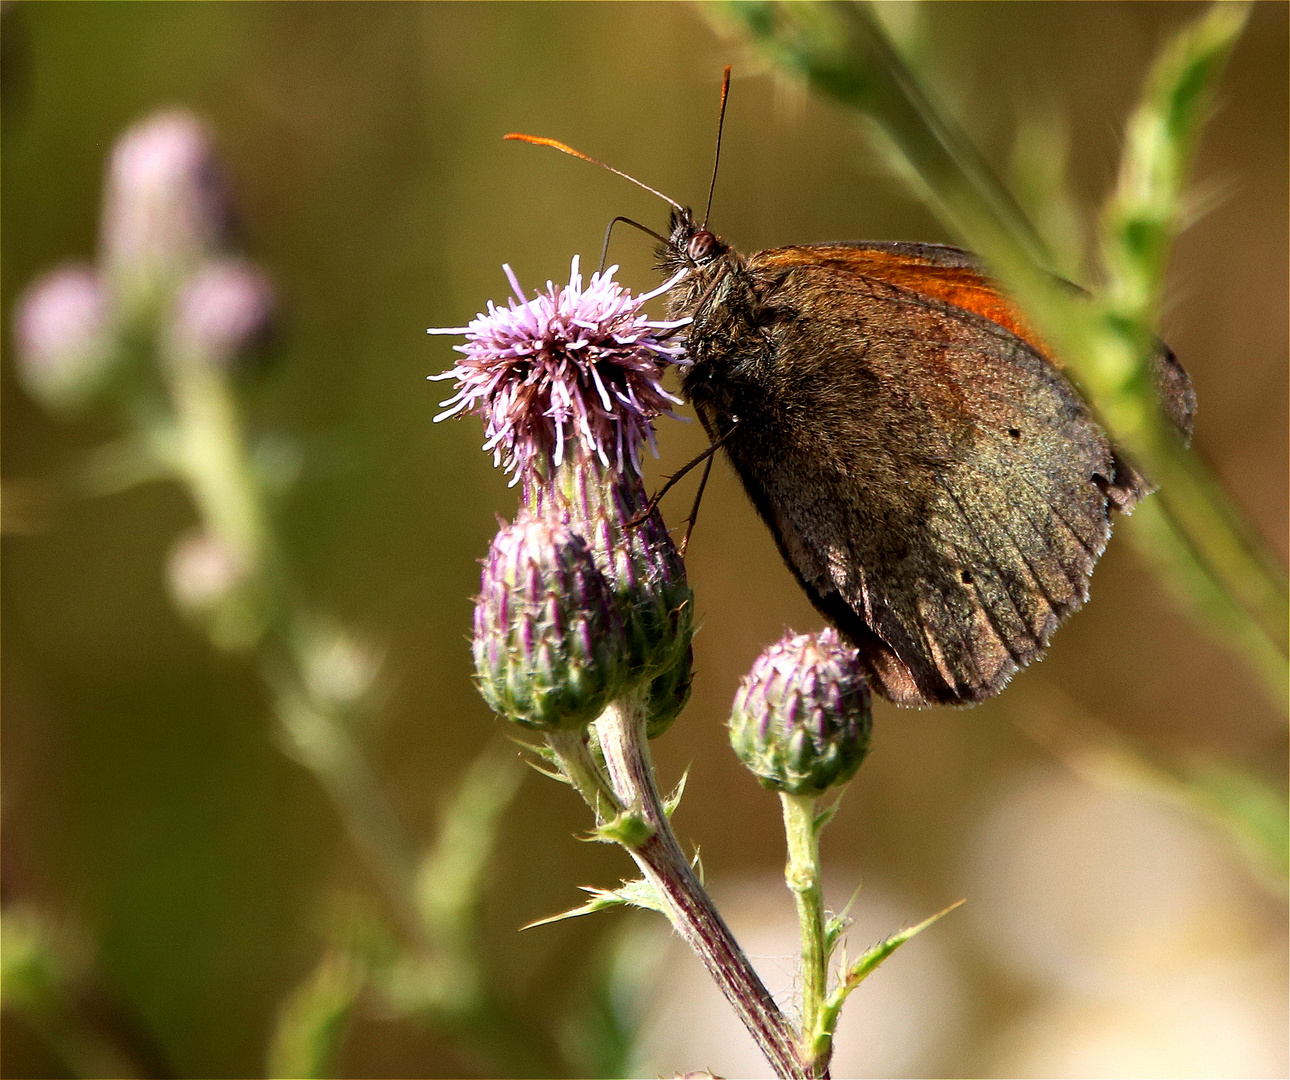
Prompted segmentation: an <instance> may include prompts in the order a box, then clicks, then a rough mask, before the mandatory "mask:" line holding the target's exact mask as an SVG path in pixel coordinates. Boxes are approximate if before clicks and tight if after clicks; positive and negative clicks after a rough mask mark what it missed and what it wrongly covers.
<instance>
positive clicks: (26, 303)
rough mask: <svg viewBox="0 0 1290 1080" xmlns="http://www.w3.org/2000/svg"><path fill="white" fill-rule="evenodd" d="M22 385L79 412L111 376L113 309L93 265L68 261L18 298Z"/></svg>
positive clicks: (54, 404) (48, 403)
mask: <svg viewBox="0 0 1290 1080" xmlns="http://www.w3.org/2000/svg"><path fill="white" fill-rule="evenodd" d="M14 343H15V345H16V346H17V350H16V351H17V358H18V363H17V372H18V378H19V380H20V381H21V382H22V385H23V388H24V389H25V390H26V391H27V392H28V393H29V394H31V396H32V397H33V398H35V399H36V400H37V401H39V402H40V403H41V404H43V405H45V406H46V407H48V408H50V409H54V410H56V411H59V412H64V411H66V412H74V411H76V410H79V409H82V408H84V407H86V406H87V405H89V404H90V403H91V402H92V401H93V400H94V399H95V398H96V397H98V396H99V394H100V393H101V392H102V391H103V389H104V387H105V385H106V384H107V383H108V382H110V380H111V378H112V375H113V372H114V368H115V366H116V365H115V363H114V361H115V359H116V350H115V343H114V336H113V329H112V310H111V304H110V302H109V300H108V296H107V293H106V292H105V290H104V288H103V284H102V282H101V281H100V280H99V276H98V274H96V273H95V271H94V269H93V267H91V266H89V265H88V264H85V263H69V264H68V265H66V266H63V267H60V268H59V269H57V270H53V271H51V272H50V273H48V274H46V275H45V276H44V277H43V278H41V279H40V280H39V281H37V282H36V283H35V284H33V285H32V286H31V287H30V288H29V289H28V290H27V291H26V292H25V293H24V294H23V295H22V297H21V298H20V299H19V301H18V309H17V312H16V313H15V316H14Z"/></svg>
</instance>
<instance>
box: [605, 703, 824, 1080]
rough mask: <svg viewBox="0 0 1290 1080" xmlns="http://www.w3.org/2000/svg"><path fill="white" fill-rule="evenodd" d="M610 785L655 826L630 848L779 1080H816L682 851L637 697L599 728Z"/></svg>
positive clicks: (629, 809)
mask: <svg viewBox="0 0 1290 1080" xmlns="http://www.w3.org/2000/svg"><path fill="white" fill-rule="evenodd" d="M596 731H597V733H598V735H599V736H600V746H601V749H602V751H603V752H604V755H605V764H606V766H607V767H608V769H609V778H610V784H611V785H612V787H613V789H614V791H615V792H616V793H617V795H618V798H619V801H620V802H621V803H622V805H623V806H624V807H625V808H626V813H629V814H634V815H636V816H637V817H639V818H640V819H641V821H642V822H643V823H644V824H645V825H647V826H648V828H649V835H648V837H647V839H645V840H644V841H642V842H640V843H636V844H631V843H624V844H623V846H624V847H625V848H626V849H627V852H628V854H629V855H631V857H632V858H633V859H634V860H635V861H636V864H637V866H639V867H640V869H641V872H642V873H643V874H644V875H645V878H646V880H648V881H649V882H650V884H652V885H653V886H654V888H655V889H656V890H657V892H658V896H659V899H660V900H661V901H662V903H663V905H664V907H665V908H666V909H667V916H668V919H669V920H670V921H671V923H672V925H673V926H674V927H675V928H676V930H677V932H678V933H679V934H680V935H681V937H682V938H684V939H685V942H686V944H687V945H689V946H690V948H691V949H692V950H693V952H694V953H695V955H696V956H698V958H699V960H700V962H701V963H702V964H703V966H704V967H705V968H706V969H707V971H708V974H709V975H711V976H712V978H713V980H714V981H715V982H716V984H717V986H718V987H720V989H721V992H722V993H723V994H724V995H725V996H726V1000H727V1001H729V1002H730V1004H731V1006H732V1007H733V1008H734V1010H735V1012H736V1014H737V1015H738V1016H739V1019H740V1020H742V1021H743V1023H744V1026H745V1027H747V1029H748V1031H749V1033H750V1034H751V1035H752V1037H753V1039H754V1040H755V1041H756V1043H757V1045H758V1047H759V1048H760V1049H761V1052H762V1053H763V1054H764V1055H765V1056H766V1060H767V1061H769V1062H770V1064H771V1067H772V1068H774V1070H775V1073H776V1075H777V1076H780V1077H790V1078H793V1080H810V1078H811V1077H813V1076H815V1075H816V1074H814V1073H812V1072H810V1071H809V1070H807V1069H806V1068H804V1067H803V1065H802V1062H801V1059H800V1057H799V1056H798V1052H797V1036H796V1032H794V1030H793V1027H792V1025H791V1024H790V1023H789V1022H788V1020H787V1019H786V1018H785V1017H784V1015H783V1013H781V1012H780V1010H779V1007H778V1006H777V1005H776V1004H775V999H774V998H772V997H771V995H770V991H768V990H767V989H766V987H765V985H764V984H763V983H762V981H761V979H760V977H759V976H758V975H757V972H756V971H755V970H754V969H753V966H752V964H751V963H750V962H749V960H748V958H747V956H745V955H744V952H743V950H742V949H741V948H740V947H739V943H738V942H737V941H736V940H735V938H734V935H733V934H731V932H730V928H729V927H728V926H726V923H725V920H724V919H722V917H721V914H720V913H719V912H718V911H717V909H716V907H715V906H714V905H713V903H712V900H711V898H710V897H709V896H708V894H707V893H706V892H705V891H704V888H703V886H702V884H701V883H700V882H699V879H698V877H697V876H696V875H695V873H694V869H693V867H691V865H690V863H689V860H687V859H686V857H685V855H684V854H683V853H682V851H681V846H680V844H679V843H678V842H677V839H676V836H675V834H674V833H673V832H672V827H671V825H670V824H669V822H668V820H667V814H666V813H665V811H664V809H663V803H662V800H661V799H660V798H659V793H658V788H657V787H656V786H655V783H654V767H653V764H652V763H651V761H650V759H649V749H648V744H647V742H646V738H645V709H644V706H643V702H642V700H641V698H640V697H639V696H638V695H628V696H624V697H622V698H620V699H619V700H617V701H615V702H614V703H612V704H611V705H610V706H609V707H608V708H607V709H606V710H605V711H604V713H603V714H602V715H601V717H600V719H598V720H597V721H596Z"/></svg>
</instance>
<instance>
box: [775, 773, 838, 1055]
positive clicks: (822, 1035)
mask: <svg viewBox="0 0 1290 1080" xmlns="http://www.w3.org/2000/svg"><path fill="white" fill-rule="evenodd" d="M779 798H780V803H781V804H782V806H783V810H784V836H785V838H786V839H787V841H788V865H787V866H786V867H785V868H784V881H785V883H786V884H787V885H788V888H789V891H790V892H792V894H793V900H794V902H795V903H796V904H797V922H798V926H799V928H800V930H801V938H802V1056H803V1058H804V1059H806V1060H807V1061H808V1062H809V1063H810V1065H811V1075H812V1076H825V1075H827V1074H828V1067H829V1058H830V1057H832V1054H833V1040H832V1037H831V1035H830V1034H829V1032H827V1031H825V1030H824V1029H823V1028H822V1027H821V1020H822V1017H823V1012H824V1002H825V998H826V996H827V995H828V990H829V985H828V984H829V956H828V948H827V946H826V944H825V940H824V889H823V887H822V885H821V883H820V835H819V831H818V830H817V828H816V825H815V797H814V796H813V795H790V794H788V793H787V792H784V791H781V792H780V794H779Z"/></svg>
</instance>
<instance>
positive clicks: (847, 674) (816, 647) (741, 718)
mask: <svg viewBox="0 0 1290 1080" xmlns="http://www.w3.org/2000/svg"><path fill="white" fill-rule="evenodd" d="M872 728H873V717H872V714H871V713H870V710H869V684H868V682H867V681H866V680H865V676H864V672H863V670H862V669H861V667H860V665H859V663H858V662H857V658H856V651H855V649H853V648H851V647H850V646H849V645H844V644H843V643H842V642H841V641H840V640H839V638H838V635H837V633H836V631H834V630H832V629H829V630H824V631H821V632H820V633H818V634H802V635H799V636H795V637H786V638H784V639H783V640H782V641H780V642H778V643H777V644H775V645H772V646H771V647H770V648H769V649H767V650H766V651H765V652H763V653H762V654H761V656H759V657H758V658H757V660H756V661H755V662H754V663H753V666H752V670H751V671H750V672H749V673H748V675H747V677H746V678H745V679H744V681H743V683H742V684H740V687H739V692H738V693H737V694H736V695H735V705H734V711H733V712H732V713H731V716H730V742H731V745H732V746H734V749H735V753H736V754H737V755H738V756H739V760H740V761H742V762H743V763H744V764H745V765H746V766H747V767H748V768H749V769H750V770H751V771H752V773H753V774H754V775H755V776H756V777H757V779H758V780H759V781H761V785H762V787H767V788H772V789H774V790H776V791H786V792H788V793H789V794H790V795H819V794H821V793H822V792H824V791H825V790H826V789H827V788H829V787H832V786H833V785H835V784H844V783H846V782H847V781H848V780H850V779H851V777H852V776H853V775H855V771H856V769H858V768H859V767H860V762H862V761H863V760H864V758H865V755H866V754H867V753H868V752H869V735H870V731H871V730H872Z"/></svg>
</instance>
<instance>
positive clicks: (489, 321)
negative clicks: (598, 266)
mask: <svg viewBox="0 0 1290 1080" xmlns="http://www.w3.org/2000/svg"><path fill="white" fill-rule="evenodd" d="M503 269H504V270H505V271H506V276H507V278H508V279H509V281H510V283H511V288H512V289H513V290H514V292H515V295H514V296H513V297H512V298H511V300H510V301H509V302H508V304H507V306H506V307H498V306H497V305H495V304H494V303H493V302H492V301H489V304H488V311H487V312H486V313H485V312H481V313H480V314H479V315H477V316H476V317H475V319H474V320H473V321H472V322H471V323H470V324H469V325H468V326H464V327H453V328H445V329H431V330H430V331H428V332H429V333H431V334H464V335H465V336H466V343H465V344H464V345H457V346H455V348H456V349H457V351H458V352H460V353H462V354H463V355H464V359H462V360H461V361H460V362H458V363H457V365H456V366H455V367H453V369H452V370H451V371H446V372H444V373H443V374H442V375H437V376H431V378H432V379H455V380H456V382H457V392H456V393H455V394H454V395H453V396H452V397H450V398H448V400H446V401H445V402H443V407H444V411H443V412H442V413H440V414H439V415H438V416H436V417H435V422H436V423H437V422H438V421H440V420H444V419H447V418H448V417H449V416H455V415H457V414H458V413H461V412H473V413H475V414H477V415H478V416H479V417H480V418H481V419H482V420H483V421H484V435H485V442H484V449H485V450H487V451H491V452H492V454H493V463H494V464H495V465H499V466H501V467H502V468H504V469H505V470H506V471H507V472H509V473H512V474H513V477H512V479H511V483H512V485H514V484H516V483H519V482H521V481H523V482H524V483H525V487H526V490H527V488H528V487H529V486H530V484H531V483H532V482H533V481H534V480H536V479H539V478H542V477H545V476H548V475H549V474H550V472H551V470H552V468H553V467H558V466H560V464H561V463H562V462H563V461H564V460H565V457H566V455H568V454H569V453H570V452H573V453H575V454H580V455H583V456H586V457H588V458H592V459H595V460H597V461H599V463H600V464H601V465H602V466H603V467H605V468H606V469H613V470H616V471H617V472H619V473H623V474H626V473H631V474H633V475H637V476H639V474H640V448H641V446H642V445H643V444H645V443H648V444H649V446H650V449H651V450H653V449H654V425H653V421H654V418H655V417H656V416H660V415H668V416H671V415H673V413H672V406H673V405H676V404H679V399H677V398H675V397H673V396H672V395H671V394H669V393H668V392H667V391H666V390H664V389H663V387H662V384H661V382H660V380H661V378H662V374H663V370H664V367H665V365H666V364H667V363H669V362H672V361H674V360H675V359H676V358H677V357H678V356H679V355H680V353H681V345H680V344H679V343H673V342H669V341H667V340H666V339H664V338H663V337H660V336H659V333H660V331H666V330H671V329H675V328H676V327H677V326H680V325H684V323H685V322H687V321H688V320H682V321H679V322H657V321H654V320H651V319H650V318H649V317H648V316H647V315H645V314H644V312H642V310H641V308H642V307H643V306H644V304H645V303H646V302H647V301H648V300H650V299H652V298H653V297H655V296H658V295H660V294H661V293H663V292H664V291H666V290H667V288H668V287H670V286H671V285H672V284H673V283H672V282H668V283H666V284H665V285H664V286H662V287H661V288H659V289H656V290H654V291H653V292H649V293H644V294H642V295H640V296H633V295H632V294H631V293H630V292H629V291H628V290H626V289H624V288H623V287H622V286H621V285H619V284H618V283H617V282H616V281H614V280H613V273H614V271H615V270H617V269H618V268H617V267H616V266H613V267H610V268H609V269H608V270H607V271H605V272H604V273H596V274H592V275H591V280H590V281H589V282H588V283H587V284H586V286H585V287H584V286H583V280H582V274H581V273H579V271H578V257H577V256H576V255H575V256H574V258H573V263H572V265H571V267H570V271H569V284H568V285H565V286H562V287H560V288H557V287H556V286H555V285H554V284H552V283H551V282H549V281H548V282H547V288H546V292H544V293H539V294H538V295H536V296H535V297H533V299H532V300H527V299H525V298H524V290H523V289H521V288H520V284H519V281H518V280H516V277H515V275H514V273H512V272H511V268H510V267H509V266H504V267H503Z"/></svg>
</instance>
